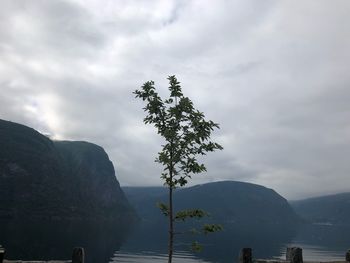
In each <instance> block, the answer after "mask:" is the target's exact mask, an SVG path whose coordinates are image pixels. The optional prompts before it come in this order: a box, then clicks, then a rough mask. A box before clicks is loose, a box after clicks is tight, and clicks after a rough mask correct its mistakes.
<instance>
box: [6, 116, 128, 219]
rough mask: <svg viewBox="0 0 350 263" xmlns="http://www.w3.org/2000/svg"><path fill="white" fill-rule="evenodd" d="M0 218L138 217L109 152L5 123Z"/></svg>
mask: <svg viewBox="0 0 350 263" xmlns="http://www.w3.org/2000/svg"><path fill="white" fill-rule="evenodd" d="M0 204H1V205H0V218H17V219H18V218H23V217H25V218H56V219H63V218H65V219H68V218H79V219H82V218H84V219H92V218H94V219H95V218H104V219H107V218H122V217H127V218H133V217H134V216H135V215H134V211H133V209H132V208H131V207H130V205H129V203H128V201H127V199H126V198H125V196H124V193H123V192H122V190H121V189H120V186H119V183H118V181H117V179H116V177H115V173H114V168H113V164H112V163H111V162H110V160H109V159H108V156H107V154H106V153H105V151H104V150H103V149H102V148H101V147H99V146H97V145H94V144H91V143H87V142H68V141H63V142H59V141H51V140H50V139H49V138H47V137H45V136H43V135H42V134H40V133H39V132H37V131H35V130H34V129H32V128H29V127H26V126H24V125H21V124H17V123H13V122H9V121H4V120H0Z"/></svg>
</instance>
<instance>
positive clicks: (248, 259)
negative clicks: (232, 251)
mask: <svg viewBox="0 0 350 263" xmlns="http://www.w3.org/2000/svg"><path fill="white" fill-rule="evenodd" d="M239 263H252V249H251V248H249V247H246V248H242V250H241V252H240V253H239Z"/></svg>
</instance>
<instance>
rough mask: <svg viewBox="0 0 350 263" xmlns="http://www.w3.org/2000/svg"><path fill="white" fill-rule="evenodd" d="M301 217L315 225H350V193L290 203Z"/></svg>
mask: <svg viewBox="0 0 350 263" xmlns="http://www.w3.org/2000/svg"><path fill="white" fill-rule="evenodd" d="M290 203H291V205H292V207H293V208H294V210H295V211H296V213H297V214H299V215H300V216H301V217H303V218H304V219H306V220H307V221H309V222H313V223H332V224H342V225H346V224H350V220H349V218H350V193H341V194H335V195H328V196H321V197H315V198H309V199H305V200H299V201H293V202H290Z"/></svg>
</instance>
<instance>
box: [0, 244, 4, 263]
mask: <svg viewBox="0 0 350 263" xmlns="http://www.w3.org/2000/svg"><path fill="white" fill-rule="evenodd" d="M4 255H5V249H4V248H3V247H2V246H1V245H0V263H2V261H3V260H4Z"/></svg>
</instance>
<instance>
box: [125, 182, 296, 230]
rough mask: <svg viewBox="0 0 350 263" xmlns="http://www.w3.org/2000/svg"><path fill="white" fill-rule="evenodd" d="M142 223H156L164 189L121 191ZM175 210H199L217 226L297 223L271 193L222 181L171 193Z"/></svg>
mask: <svg viewBox="0 0 350 263" xmlns="http://www.w3.org/2000/svg"><path fill="white" fill-rule="evenodd" d="M123 190H124V192H125V194H126V196H127V197H128V198H129V200H130V203H131V204H132V205H133V206H134V207H135V209H136V211H137V212H138V213H139V215H140V217H141V218H143V219H144V220H150V221H151V220H159V219H160V218H161V216H162V215H161V214H160V211H159V209H158V208H157V207H156V203H157V202H160V201H161V202H165V201H166V200H167V194H166V189H165V188H162V187H159V188H155V187H152V188H147V187H126V188H123ZM174 206H175V209H176V210H180V209H190V208H200V209H203V210H205V211H207V212H209V213H210V215H211V219H213V220H214V221H217V222H220V223H221V222H235V223H269V224H284V223H292V222H293V223H294V222H297V221H298V217H297V215H296V214H295V212H294V211H293V209H292V208H291V207H290V205H289V204H288V202H287V200H285V199H284V198H283V197H282V196H280V195H279V194H277V193H276V192H275V191H274V190H272V189H269V188H266V187H263V186H260V185H255V184H250V183H243V182H235V181H222V182H215V183H208V184H203V185H197V186H193V187H189V188H184V189H179V190H177V191H175V193H174Z"/></svg>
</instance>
